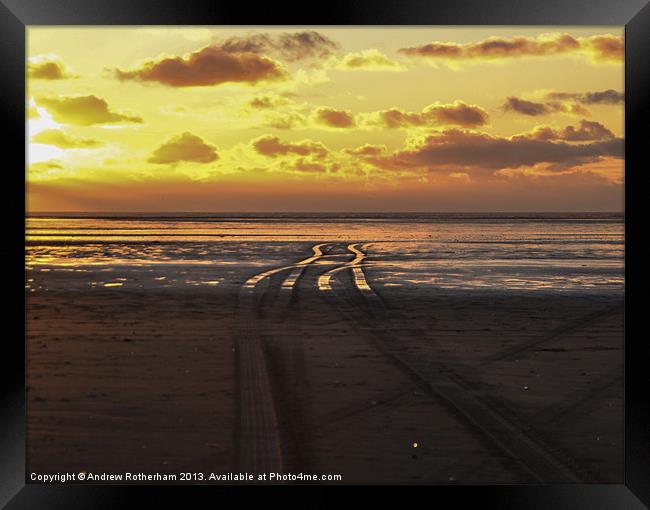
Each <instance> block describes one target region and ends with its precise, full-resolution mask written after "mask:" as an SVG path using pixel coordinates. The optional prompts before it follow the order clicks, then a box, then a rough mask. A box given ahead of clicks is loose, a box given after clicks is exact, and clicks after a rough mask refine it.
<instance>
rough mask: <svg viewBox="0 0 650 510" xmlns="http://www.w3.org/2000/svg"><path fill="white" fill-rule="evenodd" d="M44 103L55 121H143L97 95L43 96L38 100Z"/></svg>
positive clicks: (84, 122)
mask: <svg viewBox="0 0 650 510" xmlns="http://www.w3.org/2000/svg"><path fill="white" fill-rule="evenodd" d="M36 102H37V103H38V104H40V105H43V106H44V107H45V108H46V109H47V111H48V112H50V114H51V115H52V118H54V120H55V121H57V122H60V123H62V124H76V125H79V126H91V125H93V124H115V123H124V122H133V123H142V122H143V121H142V118H141V117H138V116H133V115H126V114H122V113H117V112H114V111H112V110H111V109H110V108H109V107H108V103H107V102H106V101H105V100H104V99H102V98H99V97H97V96H94V95H90V96H64V97H58V98H57V97H42V98H39V99H37V100H36Z"/></svg>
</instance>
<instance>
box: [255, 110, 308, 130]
mask: <svg viewBox="0 0 650 510" xmlns="http://www.w3.org/2000/svg"><path fill="white" fill-rule="evenodd" d="M306 124H307V119H306V118H305V117H304V115H301V114H300V113H298V112H288V113H278V114H273V115H269V116H268V117H267V119H266V121H265V123H264V125H265V126H268V127H272V128H275V129H294V128H297V127H301V126H304V125H306Z"/></svg>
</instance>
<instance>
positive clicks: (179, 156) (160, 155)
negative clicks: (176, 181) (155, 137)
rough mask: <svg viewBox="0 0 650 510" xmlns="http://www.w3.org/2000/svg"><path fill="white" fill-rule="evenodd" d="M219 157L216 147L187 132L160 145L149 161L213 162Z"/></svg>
mask: <svg viewBox="0 0 650 510" xmlns="http://www.w3.org/2000/svg"><path fill="white" fill-rule="evenodd" d="M217 159H219V155H218V154H217V152H216V150H215V148H214V147H213V146H212V145H209V144H207V143H205V142H204V141H203V140H202V139H201V138H199V137H198V136H196V135H193V134H192V133H189V132H187V131H186V132H185V133H183V134H181V135H178V136H174V137H172V138H171V139H169V140H168V141H167V142H165V143H164V144H162V145H161V146H160V147H158V148H157V149H156V150H155V151H154V152H153V154H152V155H151V157H149V159H148V161H149V162H150V163H157V164H159V165H165V164H174V163H179V162H181V161H189V162H193V163H211V162H212V161H216V160H217Z"/></svg>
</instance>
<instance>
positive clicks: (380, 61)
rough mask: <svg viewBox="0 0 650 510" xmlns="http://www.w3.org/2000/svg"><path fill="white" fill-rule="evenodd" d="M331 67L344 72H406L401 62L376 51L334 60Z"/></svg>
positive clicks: (371, 50)
mask: <svg viewBox="0 0 650 510" xmlns="http://www.w3.org/2000/svg"><path fill="white" fill-rule="evenodd" d="M330 65H331V66H332V67H334V68H336V69H340V70H342V71H356V70H364V71H405V70H406V68H405V67H404V66H402V65H401V64H400V63H399V62H396V61H394V60H391V59H390V58H388V57H387V56H386V55H384V54H383V53H382V52H381V51H379V50H376V49H369V50H364V51H362V52H359V53H348V54H346V55H344V56H343V57H341V58H333V59H332V61H331V62H330Z"/></svg>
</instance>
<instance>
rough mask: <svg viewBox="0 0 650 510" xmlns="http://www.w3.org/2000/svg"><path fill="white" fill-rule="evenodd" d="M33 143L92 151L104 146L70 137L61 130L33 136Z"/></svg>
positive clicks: (92, 141)
mask: <svg viewBox="0 0 650 510" xmlns="http://www.w3.org/2000/svg"><path fill="white" fill-rule="evenodd" d="M32 142H34V143H42V144H45V145H54V146H55V147H59V148H60V149H92V148H94V147H99V146H101V145H103V144H102V142H100V141H99V140H93V139H91V138H77V137H74V136H70V135H68V134H66V133H64V132H63V131H61V130H59V129H46V130H44V131H41V132H40V133H37V134H35V135H34V136H32Z"/></svg>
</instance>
